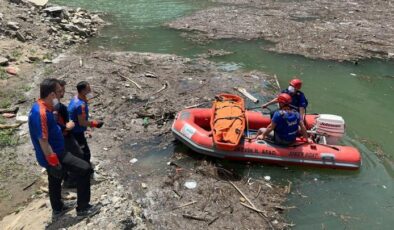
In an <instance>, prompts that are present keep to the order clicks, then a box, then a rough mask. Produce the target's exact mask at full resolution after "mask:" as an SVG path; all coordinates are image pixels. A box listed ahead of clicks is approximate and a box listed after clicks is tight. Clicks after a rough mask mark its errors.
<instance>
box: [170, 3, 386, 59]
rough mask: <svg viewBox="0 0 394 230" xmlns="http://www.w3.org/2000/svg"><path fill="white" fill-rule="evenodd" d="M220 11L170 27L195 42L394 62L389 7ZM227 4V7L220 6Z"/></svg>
mask: <svg viewBox="0 0 394 230" xmlns="http://www.w3.org/2000/svg"><path fill="white" fill-rule="evenodd" d="M216 2H218V3H220V4H219V5H218V6H217V7H213V8H208V9H206V10H201V11H198V12H196V13H193V14H191V15H188V16H185V17H182V18H178V19H176V20H174V21H172V22H169V23H167V24H166V25H167V26H169V27H170V28H175V29H180V30H185V31H192V32H193V33H192V34H191V35H189V36H190V37H191V39H192V40H194V41H197V42H198V41H200V42H201V41H202V42H209V40H212V39H226V38H235V39H246V40H253V39H263V40H267V41H269V42H272V43H273V44H272V45H270V46H267V47H264V49H268V50H271V51H275V52H279V53H289V54H298V55H303V56H305V57H309V58H317V59H325V60H335V61H345V60H347V61H356V60H359V59H368V58H380V59H392V58H393V57H394V45H393V44H394V38H393V36H392V34H394V23H393V20H392V18H393V16H394V14H393V12H394V4H393V3H392V2H391V1H384V0H378V1H366V0H363V1H357V2H349V1H327V0H318V1H271V0H269V1H256V0H251V1H245V0H217V1H216ZM222 3H224V5H223V4H222Z"/></svg>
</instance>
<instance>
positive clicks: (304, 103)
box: [282, 89, 308, 112]
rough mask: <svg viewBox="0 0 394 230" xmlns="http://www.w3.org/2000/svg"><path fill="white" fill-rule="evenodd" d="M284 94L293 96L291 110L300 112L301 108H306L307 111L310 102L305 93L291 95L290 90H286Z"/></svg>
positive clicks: (299, 92)
mask: <svg viewBox="0 0 394 230" xmlns="http://www.w3.org/2000/svg"><path fill="white" fill-rule="evenodd" d="M282 93H287V94H289V95H290V96H291V108H292V109H295V110H296V111H297V112H300V107H304V108H305V109H306V107H308V100H307V99H306V97H305V95H304V93H303V92H301V91H299V90H298V91H297V92H296V93H295V94H291V93H290V92H289V90H288V89H285V90H283V91H282Z"/></svg>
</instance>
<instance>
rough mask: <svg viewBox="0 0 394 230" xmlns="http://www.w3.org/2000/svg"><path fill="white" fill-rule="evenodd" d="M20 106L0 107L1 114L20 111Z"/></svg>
mask: <svg viewBox="0 0 394 230" xmlns="http://www.w3.org/2000/svg"><path fill="white" fill-rule="evenodd" d="M18 110H19V107H15V108H9V109H0V114H2V113H18Z"/></svg>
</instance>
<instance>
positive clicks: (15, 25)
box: [7, 21, 19, 30]
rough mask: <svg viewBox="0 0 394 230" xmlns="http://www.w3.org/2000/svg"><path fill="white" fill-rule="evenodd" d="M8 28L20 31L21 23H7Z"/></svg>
mask: <svg viewBox="0 0 394 230" xmlns="http://www.w3.org/2000/svg"><path fill="white" fill-rule="evenodd" d="M7 26H8V28H10V29H12V30H19V23H17V22H11V21H10V22H7Z"/></svg>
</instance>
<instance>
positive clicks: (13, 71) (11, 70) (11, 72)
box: [5, 66, 19, 75]
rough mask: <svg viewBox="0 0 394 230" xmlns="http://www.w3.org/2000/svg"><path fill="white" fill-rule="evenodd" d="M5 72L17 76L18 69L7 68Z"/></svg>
mask: <svg viewBox="0 0 394 230" xmlns="http://www.w3.org/2000/svg"><path fill="white" fill-rule="evenodd" d="M5 72H7V73H8V74H11V75H18V72H19V69H18V68H17V67H14V66H8V67H6V68H5Z"/></svg>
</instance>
